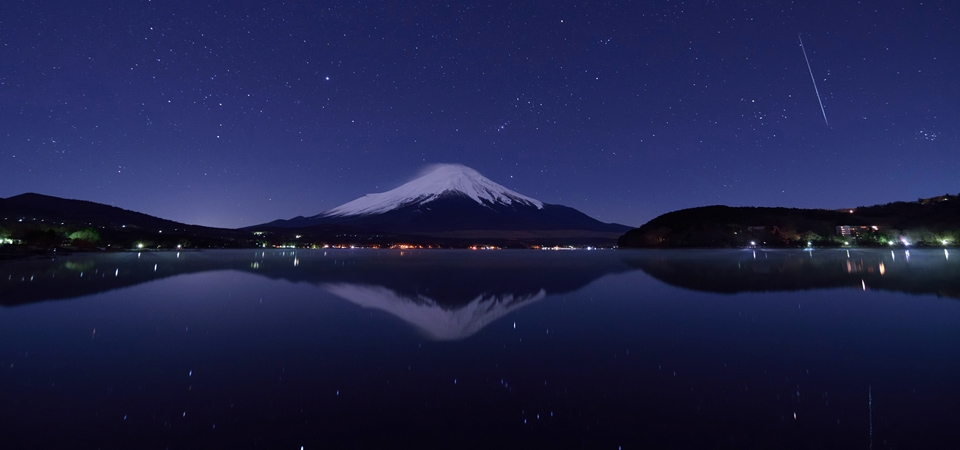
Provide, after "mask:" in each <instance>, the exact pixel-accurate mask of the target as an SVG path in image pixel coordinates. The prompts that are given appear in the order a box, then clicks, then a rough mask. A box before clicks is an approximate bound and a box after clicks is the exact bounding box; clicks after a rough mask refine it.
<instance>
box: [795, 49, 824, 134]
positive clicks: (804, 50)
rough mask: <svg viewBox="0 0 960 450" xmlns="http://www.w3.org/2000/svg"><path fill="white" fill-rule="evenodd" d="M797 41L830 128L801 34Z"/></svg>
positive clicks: (821, 109)
mask: <svg viewBox="0 0 960 450" xmlns="http://www.w3.org/2000/svg"><path fill="white" fill-rule="evenodd" d="M797 39H800V50H803V60H804V61H806V62H807V70H808V71H810V81H813V91H814V92H816V93H817V101H818V102H820V112H822V113H823V123H825V124H827V126H828V127H829V126H830V122H827V112H826V111H825V110H824V109H823V100H821V99H820V89H817V79H816V78H814V77H813V69H811V68H810V59H809V58H807V49H806V48H804V47H803V38H801V37H800V34H799V33H798V34H797Z"/></svg>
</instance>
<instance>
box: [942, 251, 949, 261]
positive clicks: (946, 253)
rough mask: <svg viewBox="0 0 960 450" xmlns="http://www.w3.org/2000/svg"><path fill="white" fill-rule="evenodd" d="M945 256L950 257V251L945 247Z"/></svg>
mask: <svg viewBox="0 0 960 450" xmlns="http://www.w3.org/2000/svg"><path fill="white" fill-rule="evenodd" d="M943 256H944V258H947V259H950V251H949V250H947V249H943Z"/></svg>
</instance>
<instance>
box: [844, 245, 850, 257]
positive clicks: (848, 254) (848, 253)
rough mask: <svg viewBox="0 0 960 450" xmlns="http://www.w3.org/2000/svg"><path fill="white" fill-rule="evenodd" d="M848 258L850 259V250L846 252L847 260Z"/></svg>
mask: <svg viewBox="0 0 960 450" xmlns="http://www.w3.org/2000/svg"><path fill="white" fill-rule="evenodd" d="M843 245H847V243H846V242H844V243H843ZM849 257H850V250H847V258H849Z"/></svg>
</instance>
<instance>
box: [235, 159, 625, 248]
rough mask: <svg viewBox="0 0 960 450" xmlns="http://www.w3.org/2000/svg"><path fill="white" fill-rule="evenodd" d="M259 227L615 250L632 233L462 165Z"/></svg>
mask: <svg viewBox="0 0 960 450" xmlns="http://www.w3.org/2000/svg"><path fill="white" fill-rule="evenodd" d="M252 228H255V229H260V230H262V229H271V228H273V229H293V228H295V229H297V230H298V231H297V234H304V235H309V234H311V232H312V233H314V234H317V233H337V235H339V236H343V235H351V236H353V235H356V236H358V237H359V236H368V237H369V236H376V237H378V238H382V237H383V236H384V235H389V236H398V237H399V236H406V237H411V236H414V237H417V238H418V239H416V240H418V241H425V242H433V243H440V242H449V243H457V244H464V243H466V242H473V243H495V242H500V243H504V244H511V245H514V244H516V245H561V244H562V245H567V244H571V245H576V244H579V245H612V244H613V243H614V242H616V239H617V238H618V237H620V235H621V234H623V233H624V232H625V231H627V230H629V229H630V227H627V226H625V225H618V224H610V223H603V222H600V221H598V220H596V219H593V218H591V217H589V216H587V215H586V214H584V213H582V212H580V211H577V210H575V209H573V208H570V207H567V206H563V205H551V204H547V203H543V202H541V201H539V200H536V199H533V198H530V197H527V196H525V195H522V194H519V193H517V192H514V191H511V190H510V189H507V188H506V187H504V186H501V185H500V184H497V183H495V182H493V181H492V180H490V179H488V178H486V177H484V176H483V175H481V174H480V173H479V172H477V171H476V170H473V169H471V168H469V167H466V166H463V165H460V164H441V165H435V166H432V167H430V169H428V170H427V171H426V172H425V174H424V175H422V176H420V177H419V178H417V179H415V180H413V181H410V182H408V183H406V184H403V185H401V186H400V187H398V188H396V189H393V190H390V191H387V192H382V193H378V194H367V195H365V196H363V197H360V198H358V199H356V200H353V201H351V202H347V203H344V204H343V205H340V206H338V207H336V208H333V209H330V210H327V211H324V212H322V213H320V214H317V215H314V216H310V217H303V216H300V217H294V218H293V219H289V220H276V221H273V222H270V223H266V224H263V225H259V226H256V227H252ZM301 231H302V232H301Z"/></svg>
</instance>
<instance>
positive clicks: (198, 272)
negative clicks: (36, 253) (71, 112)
mask: <svg viewBox="0 0 960 450" xmlns="http://www.w3.org/2000/svg"><path fill="white" fill-rule="evenodd" d="M0 303H2V306H3V307H2V308H0V405H2V406H0V436H2V440H3V447H4V448H18V449H26V448H44V449H46V448H72V449H98V448H104V449H108V448H141V449H152V448H156V449H165V448H170V449H182V448H270V449H294V450H295V449H300V448H303V449H305V450H311V449H320V448H374V447H378V448H397V447H401V446H403V447H410V448H516V447H526V448H591V449H636V448H719V447H725V448H731V447H732V448H798V449H799V448H803V449H809V448H844V449H882V448H898V449H905V448H948V447H952V446H954V445H957V442H960V406H958V405H960V251H955V252H954V251H950V250H949V249H948V250H944V249H925V250H905V249H903V248H898V249H894V250H861V249H851V250H843V249H834V250H812V251H801V250H763V249H757V250H697V251H693V250H690V251H680V250H677V251H652V250H649V251H609V250H607V251H532V250H530V251H519V250H518V251H466V250H465V251H454V250H414V251H410V250H406V251H400V250H295V251H291V250H267V251H254V250H230V251H191V252H187V251H184V252H142V253H111V254H77V255H70V256H58V257H54V258H40V259H28V260H17V261H2V262H0Z"/></svg>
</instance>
